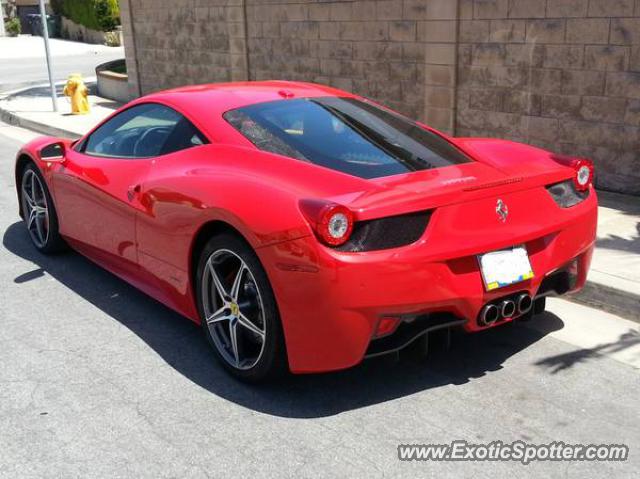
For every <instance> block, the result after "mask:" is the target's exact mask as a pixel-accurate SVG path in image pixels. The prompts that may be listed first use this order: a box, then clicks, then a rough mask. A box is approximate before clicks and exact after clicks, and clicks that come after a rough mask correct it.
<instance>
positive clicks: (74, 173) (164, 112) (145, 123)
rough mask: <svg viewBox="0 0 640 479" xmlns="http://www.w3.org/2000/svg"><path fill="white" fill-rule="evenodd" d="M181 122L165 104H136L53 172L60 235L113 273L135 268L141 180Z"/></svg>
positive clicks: (70, 153) (80, 145)
mask: <svg viewBox="0 0 640 479" xmlns="http://www.w3.org/2000/svg"><path fill="white" fill-rule="evenodd" d="M181 120H183V117H182V116H181V115H180V114H179V113H177V112H176V111H175V110H173V109H171V108H169V107H167V106H165V105H161V104H158V103H143V104H137V105H135V106H132V107H131V108H128V109H126V110H124V111H122V112H120V113H118V114H117V115H115V116H114V117H112V118H110V119H109V120H107V121H106V122H105V123H104V124H102V125H101V126H99V127H98V128H97V129H96V130H94V131H93V132H92V133H91V134H90V135H89V136H87V137H86V138H84V139H83V140H82V141H81V142H80V143H78V144H76V145H75V146H74V147H73V148H72V149H69V150H68V151H67V153H66V155H65V161H64V163H63V164H62V167H61V168H60V169H58V170H57V171H55V172H54V174H53V175H52V181H53V188H54V194H55V198H56V204H57V210H58V216H59V227H60V232H61V234H62V235H63V236H64V237H66V238H67V239H69V240H70V241H71V242H73V243H74V244H75V246H76V247H77V248H78V249H80V250H82V252H83V253H85V254H88V255H89V256H91V257H93V258H94V259H96V260H98V261H99V262H101V263H103V264H105V263H106V264H105V265H106V266H109V267H110V268H111V269H114V270H116V271H117V272H120V273H124V274H125V275H126V273H127V271H128V270H131V269H132V268H135V267H136V265H137V264H138V255H137V248H136V212H137V211H139V210H141V209H142V205H141V203H140V193H141V189H142V185H143V182H144V178H145V177H146V175H147V174H148V172H149V169H150V168H151V167H152V165H153V164H154V162H155V161H156V158H157V157H158V156H159V155H161V154H163V148H164V144H165V142H166V140H167V139H168V138H169V137H170V136H171V133H172V131H173V130H174V129H175V128H176V126H177V125H179V124H180V122H181Z"/></svg>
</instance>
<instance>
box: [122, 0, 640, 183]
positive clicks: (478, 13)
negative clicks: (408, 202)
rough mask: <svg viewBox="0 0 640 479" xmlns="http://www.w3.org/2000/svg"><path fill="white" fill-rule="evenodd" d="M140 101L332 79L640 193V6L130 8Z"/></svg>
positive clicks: (177, 0)
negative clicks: (210, 87) (171, 90)
mask: <svg viewBox="0 0 640 479" xmlns="http://www.w3.org/2000/svg"><path fill="white" fill-rule="evenodd" d="M121 8H122V20H123V29H124V35H125V51H126V55H127V67H128V71H129V73H130V90H131V94H132V95H134V96H137V95H139V94H144V93H148V92H151V91H155V90H158V89H164V88H168V87H172V86H177V85H182V84H189V83H205V82H216V81H231V80H245V79H251V80H261V79H293V80H304V81H313V82H318V83H325V84H330V85H334V86H337V87H339V88H344V89H346V90H351V91H354V92H356V93H359V94H362V95H365V96H368V97H370V98H373V99H376V100H378V101H382V102H384V103H386V104H388V105H390V106H392V107H394V108H396V109H397V110H399V111H401V112H403V113H405V114H407V115H409V116H411V117H414V118H418V119H421V120H423V121H426V122H427V123H429V124H431V125H432V126H434V127H436V128H440V129H442V130H444V131H447V132H449V133H454V134H456V135H458V136H463V135H464V136H467V135H469V136H493V137H503V138H509V139H513V140H516V141H523V142H528V143H532V144H535V145H539V146H542V147H544V148H549V149H551V150H554V151H558V152H562V153H570V154H579V155H583V156H588V157H591V158H593V159H594V160H595V162H596V166H597V168H598V178H597V181H598V186H600V187H603V188H606V189H611V190H615V191H624V192H633V193H636V194H640V172H639V171H638V170H640V153H639V152H640V0H121Z"/></svg>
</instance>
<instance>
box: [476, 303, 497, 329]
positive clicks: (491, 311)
mask: <svg viewBox="0 0 640 479" xmlns="http://www.w3.org/2000/svg"><path fill="white" fill-rule="evenodd" d="M499 316H500V311H499V310H498V307H497V306H496V305H495V304H485V305H484V307H483V308H482V311H480V324H481V325H483V326H491V325H492V324H493V323H495V322H496V321H497V320H498V317H499Z"/></svg>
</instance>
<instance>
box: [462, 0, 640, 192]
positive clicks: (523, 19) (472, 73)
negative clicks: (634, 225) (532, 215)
mask: <svg viewBox="0 0 640 479" xmlns="http://www.w3.org/2000/svg"><path fill="white" fill-rule="evenodd" d="M456 134H457V135H459V136H491V137H502V138H509V139H513V140H516V141H523V142H527V143H532V144H535V145H538V146H541V147H543V148H547V149H550V150H552V151H558V152H560V153H566V154H573V155H582V156H586V157H589V158H592V159H593V160H594V161H595V163H596V167H597V174H598V178H597V184H598V186H599V187H600V188H604V189H609V190H614V191H625V192H633V193H635V194H640V1H638V0H461V2H460V31H459V37H458V83H457V123H456Z"/></svg>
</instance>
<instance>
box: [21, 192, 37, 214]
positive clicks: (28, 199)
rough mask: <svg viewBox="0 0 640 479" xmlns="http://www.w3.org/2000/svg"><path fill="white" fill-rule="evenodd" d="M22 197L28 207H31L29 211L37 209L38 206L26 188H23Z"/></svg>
mask: <svg viewBox="0 0 640 479" xmlns="http://www.w3.org/2000/svg"><path fill="white" fill-rule="evenodd" d="M22 196H23V197H24V199H25V200H26V202H27V206H28V207H29V209H33V208H35V206H36V204H35V202H34V201H33V198H31V195H30V194H29V192H28V191H27V189H26V188H22Z"/></svg>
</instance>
